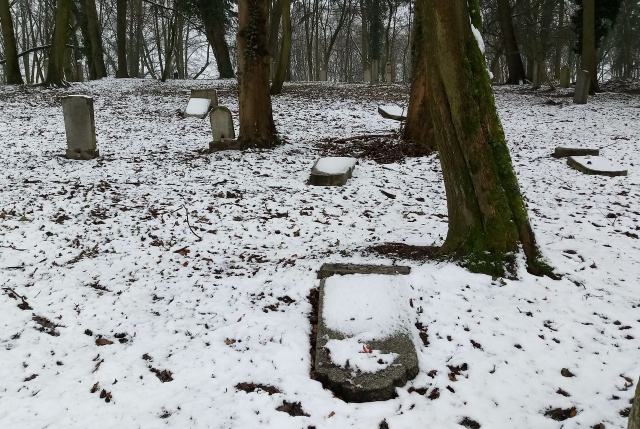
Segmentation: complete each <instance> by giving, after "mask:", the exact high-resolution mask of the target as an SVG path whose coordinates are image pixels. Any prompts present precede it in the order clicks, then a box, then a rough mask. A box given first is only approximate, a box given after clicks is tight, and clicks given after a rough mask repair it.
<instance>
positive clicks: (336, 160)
mask: <svg viewBox="0 0 640 429" xmlns="http://www.w3.org/2000/svg"><path fill="white" fill-rule="evenodd" d="M355 165H356V159H355V158H351V157H342V156H328V157H324V158H320V159H319V160H318V161H317V162H316V164H315V170H316V171H317V172H318V173H322V174H329V175H335V174H344V173H346V172H347V171H349V170H351V169H352V168H353V167H355Z"/></svg>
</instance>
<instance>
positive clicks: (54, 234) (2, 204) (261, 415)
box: [0, 79, 640, 429]
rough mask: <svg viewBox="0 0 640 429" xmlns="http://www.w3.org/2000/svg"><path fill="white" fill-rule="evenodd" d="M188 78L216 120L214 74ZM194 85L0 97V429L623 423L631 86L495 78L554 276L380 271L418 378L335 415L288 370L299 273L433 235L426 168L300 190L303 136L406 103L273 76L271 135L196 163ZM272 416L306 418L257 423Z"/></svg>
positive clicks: (437, 236)
mask: <svg viewBox="0 0 640 429" xmlns="http://www.w3.org/2000/svg"><path fill="white" fill-rule="evenodd" d="M209 83H210V84H212V85H213V86H215V87H216V88H218V89H219V99H220V104H221V105H224V106H227V107H229V108H230V109H231V111H232V112H233V114H234V118H236V119H237V110H238V106H237V97H236V96H235V92H234V89H233V88H232V86H231V84H230V83H229V82H224V81H213V82H209ZM206 84H207V82H203V81H192V82H175V81H174V82H170V83H168V84H164V85H162V84H159V83H156V82H153V81H140V80H126V81H116V80H111V79H107V80H103V81H100V82H92V83H85V84H74V86H72V87H71V88H70V89H67V90H44V89H40V88H28V89H25V88H13V87H0V141H1V142H2V152H1V155H0V162H1V166H2V169H1V171H2V174H1V175H0V191H1V192H0V288H2V289H1V290H0V292H1V293H0V314H1V315H2V316H1V317H0V427H2V428H11V429H13V428H19V429H30V428H50V429H53V428H65V429H68V428H92V429H100V428H127V429H128V428H144V429H147V428H161V427H172V428H256V427H273V428H311V427H315V428H351V427H353V428H378V427H379V426H380V424H381V422H382V421H383V420H384V421H386V423H387V425H388V427H389V428H392V429H397V428H416V427H428V428H430V429H436V428H443V429H444V428H447V429H449V428H454V427H462V426H458V424H459V423H460V422H465V424H466V425H467V426H468V427H477V426H474V425H473V422H477V423H478V424H480V425H481V426H482V427H483V428H519V429H526V428H536V429H539V428H560V427H563V428H591V427H593V426H594V425H596V424H599V423H603V424H604V427H606V428H607V429H609V428H625V427H626V418H625V417H624V416H623V414H624V413H625V411H624V410H626V409H627V408H628V407H629V399H630V398H631V396H632V392H633V389H634V388H635V383H636V382H637V380H638V376H640V353H639V348H640V347H639V345H640V340H639V339H640V289H639V282H640V265H639V264H640V252H639V247H640V240H639V239H638V236H639V235H640V226H639V225H640V224H639V222H638V220H639V219H640V198H639V197H640V187H639V186H638V185H639V184H640V155H639V154H638V143H639V141H640V121H639V120H638V117H640V95H637V94H636V95H631V94H613V93H603V94H600V95H598V96H597V97H595V98H593V100H591V101H590V103H589V104H587V105H581V106H578V105H573V104H572V103H571V97H568V96H566V95H567V94H566V93H562V92H554V93H548V92H544V91H538V92H531V91H523V90H517V89H516V90H513V89H505V88H497V90H496V98H497V104H498V108H499V110H500V115H501V117H502V120H503V124H504V127H505V130H506V133H507V136H508V139H509V144H510V148H511V150H512V155H513V160H514V165H515V168H516V171H517V174H518V177H519V180H520V184H521V187H522V190H523V193H524V195H525V197H526V201H527V203H528V206H529V214H530V216H531V219H532V224H533V226H534V229H535V231H536V234H537V238H538V240H539V243H540V245H541V247H542V249H543V251H544V253H545V255H546V256H547V257H548V259H549V260H550V261H551V262H552V264H553V265H554V266H555V267H556V268H557V271H558V272H560V273H562V274H564V278H563V280H560V281H553V280H550V279H548V278H537V277H533V276H530V275H528V274H527V273H526V272H525V271H524V269H522V268H521V269H520V279H519V280H518V281H512V280H504V281H502V280H492V279H491V278H490V277H487V276H484V275H476V274H470V273H468V272H467V271H466V270H464V269H462V268H459V267H457V266H455V265H452V264H448V263H426V264H422V263H417V262H414V261H397V263H399V264H405V265H411V266H412V273H411V274H410V275H409V276H407V277H406V278H405V280H406V282H407V283H408V284H409V285H410V287H411V290H410V291H409V293H408V295H407V296H408V298H410V299H412V300H413V302H414V303H415V305H414V308H413V310H414V311H415V319H416V321H417V322H420V323H422V324H423V325H424V326H426V327H427V328H428V335H429V345H428V346H427V347H425V346H424V344H422V343H420V344H416V348H417V350H418V357H419V362H420V374H419V375H418V377H417V378H416V379H415V380H413V381H412V382H410V383H409V384H408V385H407V386H404V387H401V388H399V389H398V397H397V398H396V399H393V400H390V401H386V402H379V403H368V404H347V403H344V402H343V401H341V400H340V399H337V398H335V397H334V396H333V395H332V393H331V392H330V391H328V390H324V389H323V388H322V386H321V385H320V384H319V383H318V382H316V381H314V380H312V379H310V377H309V371H310V362H311V357H310V353H309V334H310V330H311V327H310V323H309V314H310V311H311V304H310V303H309V300H308V299H307V296H308V295H309V292H310V289H311V288H313V287H316V286H317V285H318V280H317V279H316V271H317V270H318V268H319V267H320V265H321V264H322V263H324V262H329V261H331V262H349V261H353V262H369V263H392V262H393V261H391V260H389V259H385V257H384V256H379V255H375V254H371V253H366V252H364V249H366V248H368V247H369V246H371V245H374V244H380V243H384V242H405V243H408V244H423V245H430V244H433V243H435V244H438V243H441V242H442V239H443V237H444V236H445V234H446V228H447V223H446V202H445V195H444V187H443V184H442V176H441V173H440V168H439V165H438V161H437V158H436V157H435V156H430V157H425V158H412V159H407V160H406V162H404V163H400V164H391V165H384V166H383V165H379V164H376V163H374V162H372V161H370V160H366V159H365V160H360V161H359V164H358V166H357V167H356V170H355V172H354V177H353V178H352V179H351V180H350V181H349V182H348V184H347V185H346V186H345V187H342V188H320V187H312V186H309V185H307V184H306V183H305V182H306V180H307V178H308V175H309V172H310V169H311V166H312V165H313V163H314V161H315V160H316V159H317V157H318V156H319V154H320V152H319V150H318V148H317V147H316V146H315V145H314V143H316V142H317V141H319V140H320V139H324V138H327V137H338V138H339V137H348V136H353V135H358V134H375V133H381V132H385V131H388V130H394V129H396V128H397V122H393V121H390V120H386V119H383V118H381V117H380V116H379V115H378V114H377V106H378V105H379V104H389V103H400V104H403V100H404V105H406V98H407V96H406V92H407V89H406V88H403V87H394V88H392V89H387V88H385V87H381V88H379V89H377V90H373V91H372V90H371V89H370V88H368V87H366V86H363V85H350V86H347V85H332V84H330V83H329V84H324V85H323V84H296V85H289V86H286V87H285V88H286V89H287V91H288V94H284V95H282V96H277V97H274V99H273V103H274V117H275V119H276V124H277V127H278V130H279V131H280V132H281V133H282V135H283V136H284V137H285V138H286V140H287V141H288V143H287V144H286V145H284V146H282V147H279V148H277V149H275V150H273V151H254V152H245V153H239V152H220V153H216V154H211V155H210V154H208V153H206V149H207V147H208V143H209V141H210V139H211V130H210V127H209V121H208V120H206V119H205V120H199V119H196V118H186V119H183V118H182V117H181V115H180V114H179V111H180V110H181V109H184V108H185V106H186V103H187V100H188V93H187V92H185V90H187V89H188V88H190V87H191V86H200V87H202V86H204V85H206ZM65 94H90V95H93V96H94V98H95V106H96V129H97V135H98V148H99V150H100V154H101V155H102V157H101V158H99V159H97V160H92V161H71V160H67V159H65V158H63V157H62V155H63V154H64V152H65V146H66V141H65V134H64V123H63V118H62V109H61V107H60V102H59V99H60V97H62V96H63V95H65ZM558 145H561V146H572V145H581V146H584V147H588V146H595V147H600V148H602V150H601V155H603V156H605V157H607V158H609V159H611V160H613V161H617V162H620V163H622V164H624V165H625V166H627V167H628V170H629V175H628V176H627V177H615V178H610V177H598V176H587V175H583V174H581V173H579V172H577V171H575V170H572V169H570V168H569V167H568V166H567V165H566V162H565V160H559V159H554V158H552V157H550V156H549V155H550V154H551V153H552V151H553V148H554V147H555V146H558ZM381 190H384V191H385V192H389V193H392V194H395V195H396V198H395V199H390V198H388V197H387V196H385V195H384V194H383V193H382V192H381ZM17 295H20V296H21V297H23V298H24V300H25V301H24V302H23V301H22V299H20V298H19V297H18V296H17ZM16 298H18V299H16ZM18 305H20V307H22V308H19V307H18ZM463 364H466V365H463ZM567 375H573V376H571V377H567ZM239 383H254V384H256V385H261V386H262V388H255V389H252V388H246V386H247V385H246V384H245V385H242V384H241V385H240V386H241V387H242V386H245V389H244V390H243V389H239V388H237V387H236V386H238V385H239ZM632 383H633V387H631V384H632ZM249 386H251V385H249ZM254 387H255V386H254ZM245 390H246V391H245ZM251 390H253V391H251ZM295 403H299V405H300V407H299V408H301V410H302V412H299V413H298V414H302V413H304V414H306V416H305V415H302V416H295V417H294V416H291V415H290V414H289V413H287V412H284V411H278V410H277V408H281V406H282V405H283V404H285V405H286V404H295ZM574 407H575V408H574ZM281 409H282V410H285V411H286V410H290V411H291V410H294V411H296V410H297V411H300V410H299V409H298V407H296V406H295V405H289V406H285V407H283V408H281ZM550 409H561V410H565V411H556V413H555V415H556V416H560V417H568V418H567V419H566V420H564V421H556V420H553V419H552V418H551V417H548V416H545V412H546V411H548V410H550ZM292 413H293V411H292ZM293 414H296V413H293ZM383 427H384V425H383Z"/></svg>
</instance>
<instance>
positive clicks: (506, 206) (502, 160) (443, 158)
mask: <svg viewBox="0 0 640 429" xmlns="http://www.w3.org/2000/svg"><path fill="white" fill-rule="evenodd" d="M478 12H479V7H478V0H469V6H467V0H432V1H429V2H426V4H425V16H424V22H425V23H428V25H426V26H425V31H426V35H425V36H426V37H425V45H426V60H427V61H426V76H427V77H426V79H427V91H428V94H429V97H427V99H428V103H429V111H430V113H431V115H430V116H431V123H432V125H433V129H434V136H435V141H436V147H437V148H438V152H439V157H440V162H441V165H442V173H443V176H444V181H445V189H446V194H447V207H448V213H449V231H448V233H447V238H446V240H445V242H444V244H443V246H442V248H441V251H442V252H443V253H446V254H451V255H456V256H458V257H461V258H463V260H465V261H466V264H467V266H468V268H469V269H470V270H472V271H477V272H483V273H487V274H492V275H496V276H502V275H504V274H505V273H507V272H510V271H511V269H510V268H513V267H510V264H511V263H512V262H513V261H514V254H515V253H516V252H517V251H518V247H519V245H522V248H523V250H524V253H525V255H526V258H527V262H528V269H529V271H530V272H531V273H533V274H551V269H550V267H549V266H548V265H546V264H545V263H544V262H543V261H542V258H541V255H540V252H539V249H538V247H537V245H536V241H535V237H534V234H533V230H532V229H531V225H530V224H529V220H528V217H527V210H526V207H525V205H524V201H523V198H522V195H521V193H520V187H519V185H518V182H517V179H516V176H515V173H514V171H513V167H512V164H511V158H510V155H509V150H508V148H507V144H506V140H505V135H504V131H503V129H502V125H501V124H500V119H499V118H498V114H497V112H496V107H495V103H494V99H493V91H492V89H491V83H490V80H489V75H488V73H487V68H486V64H485V59H484V56H483V54H482V53H481V51H480V48H479V47H478V43H477V42H476V39H475V36H474V35H473V32H472V30H471V25H470V24H469V16H470V15H471V16H472V18H473V19H472V21H473V22H474V23H476V27H478V26H479V24H478V23H477V21H478V17H479V14H478Z"/></svg>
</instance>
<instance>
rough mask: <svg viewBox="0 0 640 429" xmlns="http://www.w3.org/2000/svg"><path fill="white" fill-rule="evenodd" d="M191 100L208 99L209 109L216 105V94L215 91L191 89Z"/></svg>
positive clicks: (211, 89)
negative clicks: (209, 102)
mask: <svg viewBox="0 0 640 429" xmlns="http://www.w3.org/2000/svg"><path fill="white" fill-rule="evenodd" d="M191 98H208V99H209V100H211V107H215V106H217V105H218V93H217V92H216V90H215V89H213V88H210V89H192V90H191Z"/></svg>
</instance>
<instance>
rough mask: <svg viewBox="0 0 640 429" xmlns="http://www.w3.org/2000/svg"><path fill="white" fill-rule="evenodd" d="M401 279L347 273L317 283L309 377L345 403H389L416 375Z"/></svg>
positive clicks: (410, 318) (409, 311) (410, 317)
mask: <svg viewBox="0 0 640 429" xmlns="http://www.w3.org/2000/svg"><path fill="white" fill-rule="evenodd" d="M404 279H405V277H404V276H401V275H382V274H368V275H367V274H353V275H349V276H333V277H330V278H325V279H322V280H321V281H320V297H319V304H318V305H319V309H318V310H319V311H318V330H317V337H316V338H317V340H316V360H315V363H316V365H315V373H316V377H317V379H318V380H319V381H321V382H322V383H323V384H324V385H325V386H327V387H328V388H330V389H331V390H332V391H333V392H334V393H336V394H337V395H339V396H341V397H342V398H343V399H344V400H345V401H348V402H369V401H385V400H388V399H391V398H393V397H395V389H396V387H399V386H402V385H404V384H406V382H407V381H408V380H410V379H412V378H414V377H415V376H416V375H417V374H418V371H419V369H418V358H417V353H416V349H415V345H414V343H413V340H412V335H411V329H412V325H413V322H414V315H413V313H412V309H411V307H410V306H409V299H408V297H407V293H408V291H409V290H410V287H409V285H408V283H407V282H406V281H405V280H404Z"/></svg>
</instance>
